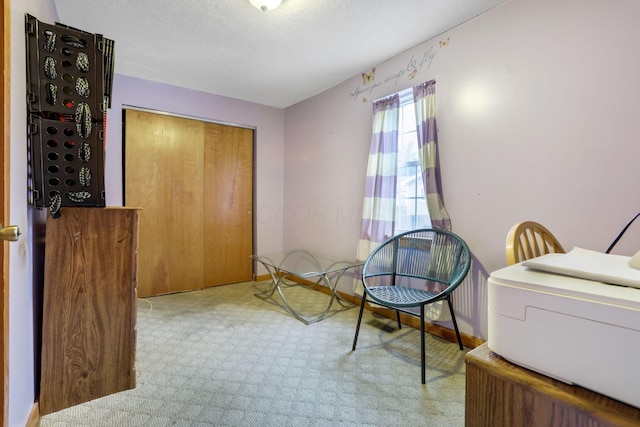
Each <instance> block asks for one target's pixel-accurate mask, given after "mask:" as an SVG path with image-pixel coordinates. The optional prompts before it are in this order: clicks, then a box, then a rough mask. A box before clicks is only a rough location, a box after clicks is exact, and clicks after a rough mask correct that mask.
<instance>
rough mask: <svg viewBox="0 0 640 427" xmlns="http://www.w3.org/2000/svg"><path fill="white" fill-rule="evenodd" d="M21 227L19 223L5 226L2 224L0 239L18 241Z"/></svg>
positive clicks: (0, 226)
mask: <svg viewBox="0 0 640 427" xmlns="http://www.w3.org/2000/svg"><path fill="white" fill-rule="evenodd" d="M20 234H21V233H20V228H18V226H17V225H10V226H8V227H3V226H2V224H0V239H1V240H8V241H10V242H17V241H18V238H19V237H20Z"/></svg>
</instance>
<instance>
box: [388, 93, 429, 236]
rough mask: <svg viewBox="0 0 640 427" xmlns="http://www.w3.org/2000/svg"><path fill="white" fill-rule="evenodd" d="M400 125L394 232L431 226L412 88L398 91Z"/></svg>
mask: <svg viewBox="0 0 640 427" xmlns="http://www.w3.org/2000/svg"><path fill="white" fill-rule="evenodd" d="M399 122H400V123H399V129H398V178H397V186H396V230H395V231H396V233H401V232H403V231H408V230H413V229H415V228H421V227H430V226H431V218H429V211H428V209H427V201H426V198H425V191H424V182H423V180H422V172H421V167H420V159H419V158H418V137H417V135H416V113H415V109H414V104H413V91H412V89H411V88H409V89H407V90H404V91H402V92H400V120H399Z"/></svg>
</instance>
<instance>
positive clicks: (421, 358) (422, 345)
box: [420, 305, 427, 384]
mask: <svg viewBox="0 0 640 427" xmlns="http://www.w3.org/2000/svg"><path fill="white" fill-rule="evenodd" d="M424 334H425V332H424V305H423V306H421V307H420V365H421V369H422V371H421V375H422V384H426V383H427V381H426V377H427V375H426V373H425V364H426V363H425V359H426V357H425V349H424Z"/></svg>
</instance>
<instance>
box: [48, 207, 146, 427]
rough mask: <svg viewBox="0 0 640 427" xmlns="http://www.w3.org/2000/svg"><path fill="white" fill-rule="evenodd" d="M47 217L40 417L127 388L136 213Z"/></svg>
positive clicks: (96, 211)
mask: <svg viewBox="0 0 640 427" xmlns="http://www.w3.org/2000/svg"><path fill="white" fill-rule="evenodd" d="M60 212H61V216H60V217H59V218H57V219H54V218H52V217H51V216H49V218H48V219H47V230H46V240H45V243H46V246H45V268H44V276H45V277H44V291H43V305H44V309H43V322H42V323H43V325H42V364H41V381H40V402H39V404H40V413H41V414H43V415H44V414H48V413H51V412H55V411H59V410H61V409H64V408H67V407H70V406H73V405H77V404H79V403H83V402H87V401H89V400H92V399H96V398H98V397H102V396H106V395H109V394H112V393H115V392H119V391H123V390H128V389H131V388H134V387H135V384H136V377H135V369H134V360H135V346H136V331H135V323H136V257H137V254H136V250H137V238H138V210H137V209H130V208H104V209H102V208H62V209H61V210H60Z"/></svg>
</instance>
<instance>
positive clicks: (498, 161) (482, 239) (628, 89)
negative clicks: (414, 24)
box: [284, 0, 640, 339]
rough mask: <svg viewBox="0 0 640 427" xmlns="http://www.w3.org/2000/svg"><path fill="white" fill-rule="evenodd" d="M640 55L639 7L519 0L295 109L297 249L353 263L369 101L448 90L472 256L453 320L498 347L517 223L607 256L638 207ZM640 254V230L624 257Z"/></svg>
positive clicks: (288, 115)
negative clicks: (511, 233)
mask: <svg viewBox="0 0 640 427" xmlns="http://www.w3.org/2000/svg"><path fill="white" fill-rule="evenodd" d="M389 36H390V37H393V34H392V33H390V34H389ZM638 52H640V3H639V2H637V1H635V0H615V1H605V0H590V1H583V0H562V1H557V0H539V1H536V2H531V1H526V0H511V1H507V2H506V3H504V4H503V5H501V6H499V7H497V8H495V9H493V10H490V11H488V12H486V13H484V14H482V15H480V16H478V17H476V18H474V19H472V20H470V21H468V22H466V23H464V24H462V25H460V26H458V27H456V28H454V29H452V30H450V31H447V32H446V33H444V34H442V35H440V36H438V37H437V38H435V39H432V40H428V41H426V42H425V43H423V44H421V45H419V46H416V47H414V48H412V49H409V50H408V51H406V52H405V53H403V54H401V55H398V56H396V57H394V58H392V59H390V60H388V61H386V62H384V63H382V64H372V66H371V69H367V70H363V72H366V73H369V72H371V71H372V69H373V68H374V67H375V74H374V76H375V77H374V81H373V82H371V83H369V84H365V83H364V81H363V78H362V77H361V76H354V77H353V78H351V79H349V80H348V81H346V82H344V83H343V84H341V85H339V86H337V87H334V88H332V89H331V90H329V91H327V92H325V93H322V94H320V95H318V96H316V97H314V98H311V99H309V100H306V101H304V102H301V103H299V104H297V105H295V106H292V107H289V108H287V109H286V111H285V123H286V126H285V190H284V192H285V199H284V200H285V206H286V211H287V212H289V213H290V215H289V217H288V218H287V221H286V222H285V227H284V245H285V247H296V246H301V245H302V246H313V247H314V248H315V249H317V250H320V251H328V252H331V253H335V254H336V255H341V256H345V257H352V256H354V255H355V250H356V243H357V239H358V232H359V217H360V209H361V206H362V204H361V199H362V196H363V188H364V175H365V167H366V156H367V153H368V147H369V141H370V132H371V101H372V100H374V99H377V98H380V97H383V96H385V95H388V94H390V93H393V92H396V91H398V90H401V89H404V88H406V87H410V86H413V85H415V84H417V83H420V82H423V81H426V80H429V79H436V81H437V91H438V125H439V134H438V137H439V141H440V156H441V157H440V160H441V167H442V177H443V182H444V193H445V194H444V201H445V204H446V206H447V208H448V210H449V213H450V215H451V218H452V223H453V230H454V231H455V232H457V233H459V234H460V235H461V236H462V237H463V238H464V239H465V240H466V241H467V242H468V243H469V246H470V247H471V250H472V252H473V255H474V258H475V259H474V265H473V269H472V273H471V275H470V278H469V280H467V282H466V283H464V284H463V286H462V289H460V291H457V294H456V298H457V299H456V302H455V305H456V311H457V313H459V316H460V319H461V320H462V322H461V323H462V325H461V328H462V330H463V331H464V332H466V333H469V334H471V335H474V336H477V337H480V338H484V339H486V337H487V326H486V311H487V308H486V278H487V275H488V274H489V273H490V272H491V271H493V270H496V269H498V268H501V267H503V266H505V237H506V234H507V231H508V230H509V228H510V227H511V225H512V224H514V223H516V222H518V221H521V220H525V219H531V220H536V221H539V222H542V223H544V224H546V225H547V226H548V227H549V228H550V229H551V230H552V231H553V232H554V233H555V234H556V235H557V237H558V238H559V239H560V241H561V242H562V243H563V245H564V246H565V248H566V249H568V250H569V249H571V248H573V247H574V246H579V247H584V248H588V249H593V250H600V251H604V250H605V249H606V248H607V247H608V245H609V243H610V242H611V241H612V240H613V238H614V237H615V236H616V234H617V233H618V231H619V230H620V229H621V228H622V227H623V226H624V225H625V224H626V222H627V221H628V220H629V219H631V217H632V216H633V215H635V214H636V213H637V212H638V211H639V210H640V191H638V189H637V188H636V187H637V185H638V184H637V183H638V182H640V167H638V159H639V158H640V144H638V141H637V135H638V134H640V121H639V120H638V119H637V115H638V113H639V112H640V80H639V79H638V78H637V76H638V75H640V55H638ZM414 70H415V71H414ZM638 250H640V223H638V224H634V226H633V227H632V228H630V229H629V231H628V232H627V234H626V235H625V237H624V238H623V239H622V240H621V241H620V242H619V243H618V245H617V246H616V249H615V250H614V252H615V253H619V254H625V255H632V254H634V253H635V252H636V251H638ZM340 287H341V289H343V290H350V286H349V284H348V283H343V284H341V286H340ZM444 324H445V325H448V324H449V323H448V322H446V321H445V322H444Z"/></svg>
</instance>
